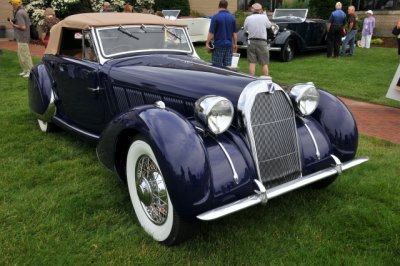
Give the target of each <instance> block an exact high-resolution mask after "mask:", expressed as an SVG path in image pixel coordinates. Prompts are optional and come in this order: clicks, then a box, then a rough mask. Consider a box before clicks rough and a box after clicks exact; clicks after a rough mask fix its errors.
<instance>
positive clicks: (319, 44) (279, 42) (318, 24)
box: [238, 9, 327, 62]
mask: <svg viewBox="0 0 400 266" xmlns="http://www.w3.org/2000/svg"><path fill="white" fill-rule="evenodd" d="M307 13H308V9H275V11H274V14H273V15H272V19H271V22H272V27H271V29H270V30H269V31H268V34H267V36H268V37H267V38H268V43H269V50H270V52H272V53H278V56H279V58H280V60H282V61H284V62H288V61H291V60H293V58H294V55H295V54H296V53H303V52H306V51H315V50H326V48H327V42H326V37H327V30H326V21H325V20H322V19H307ZM247 46H248V40H247V33H246V32H245V31H244V29H243V28H242V29H241V30H240V31H239V32H238V48H239V50H243V49H247Z"/></svg>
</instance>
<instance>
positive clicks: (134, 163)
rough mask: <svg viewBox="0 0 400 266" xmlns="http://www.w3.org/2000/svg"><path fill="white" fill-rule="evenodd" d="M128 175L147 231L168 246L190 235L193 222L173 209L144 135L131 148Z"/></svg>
mask: <svg viewBox="0 0 400 266" xmlns="http://www.w3.org/2000/svg"><path fill="white" fill-rule="evenodd" d="M126 176H127V182H128V189H129V194H130V197H131V201H132V204H133V208H134V209H135V213H136V217H137V219H138V220H139V223H140V225H141V226H142V227H143V229H144V230H145V231H146V232H147V233H148V234H150V235H151V236H152V237H153V238H154V239H155V240H156V241H158V242H160V243H161V244H164V245H167V246H170V245H174V244H178V243H179V242H182V241H183V240H185V239H186V238H188V237H189V236H190V235H191V233H192V230H191V225H190V224H189V223H187V222H185V221H183V220H182V218H181V217H180V216H179V214H178V213H177V212H176V210H175V209H174V206H173V205H172V202H171V199H170V197H169V194H168V190H167V186H166V184H165V181H164V177H163V175H162V173H161V171H160V167H159V165H158V162H157V159H156V157H155V156H154V153H153V150H152V148H151V147H150V145H149V144H148V143H147V142H146V141H145V140H144V139H143V138H136V139H135V140H134V141H133V142H132V144H131V146H130V148H129V151H128V155H127V161H126Z"/></svg>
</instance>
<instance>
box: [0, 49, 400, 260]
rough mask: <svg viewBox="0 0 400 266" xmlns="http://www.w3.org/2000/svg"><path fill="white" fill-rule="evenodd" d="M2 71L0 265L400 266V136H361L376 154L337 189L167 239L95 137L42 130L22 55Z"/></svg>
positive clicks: (6, 58)
mask: <svg viewBox="0 0 400 266" xmlns="http://www.w3.org/2000/svg"><path fill="white" fill-rule="evenodd" d="M36 61H37V60H36ZM299 61H301V60H299ZM0 69H1V70H2V71H1V72H0V94H1V98H0V106H1V108H0V124H1V127H0V169H1V171H0V254H1V255H0V265H11V264H13V265H18V264H25V265H54V264H59V265H61V264H62V265H65V264H70V265H76V264H77V265H87V264H100V265H104V264H115V265H120V264H133V265H137V264H144V265H153V264H161V265H170V264H176V265H267V264H272V265H286V264H289V265H298V264H300V265H321V264H325V265H399V264H400V205H399V202H400V178H399V177H400V176H399V173H400V164H399V163H398V162H399V161H400V145H395V144H392V143H389V142H386V141H383V140H378V139H374V138H369V137H361V140H360V145H359V146H360V149H359V154H360V155H368V156H370V158H371V160H370V161H369V162H368V163H366V164H364V165H362V166H359V167H357V168H354V169H352V170H350V171H348V172H346V173H345V174H343V175H342V176H341V177H340V178H339V179H338V180H337V181H336V182H335V183H333V184H332V185H331V186H330V187H329V188H327V189H325V190H312V189H309V188H304V189H301V190H298V191H295V192H293V193H290V194H288V195H286V196H282V197H279V198H276V199H273V200H271V201H270V202H268V204H267V205H266V206H256V207H253V208H250V209H247V210H244V211H242V212H239V213H237V214H234V215H231V216H228V217H226V218H223V219H220V220H217V221H213V222H208V223H201V224H200V230H199V233H198V234H197V236H196V237H195V238H193V239H192V240H190V241H188V242H186V243H183V244H182V245H179V246H176V247H172V248H167V247H164V246H161V245H159V244H157V243H155V242H154V241H153V240H152V239H151V238H150V237H148V236H147V235H146V233H144V232H143V230H142V229H141V227H140V225H139V224H138V221H137V220H136V218H135V215H134V213H133V208H132V206H131V203H130V199H129V195H128V191H127V188H126V187H125V185H123V184H122V183H121V182H119V181H118V179H117V177H116V175H115V174H113V173H111V172H109V171H108V170H106V169H105V168H104V167H102V165H101V164H100V163H99V162H98V160H97V158H96V154H95V147H94V146H91V145H89V144H86V143H85V142H83V141H81V140H79V139H76V138H75V137H74V136H72V135H70V134H68V133H65V132H58V133H54V134H43V133H41V132H40V131H39V129H38V126H37V124H36V121H35V118H34V116H33V115H32V114H31V113H30V112H29V110H28V104H27V88H26V87H27V84H26V79H23V78H20V77H18V76H17V74H16V73H19V72H20V71H19V67H18V64H17V56H16V54H15V53H13V52H7V51H4V54H3V55H2V56H0Z"/></svg>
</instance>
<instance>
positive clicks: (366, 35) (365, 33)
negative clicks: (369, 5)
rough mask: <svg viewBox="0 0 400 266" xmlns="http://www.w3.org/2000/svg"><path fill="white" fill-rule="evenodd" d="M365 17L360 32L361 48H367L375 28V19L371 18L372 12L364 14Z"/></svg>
mask: <svg viewBox="0 0 400 266" xmlns="http://www.w3.org/2000/svg"><path fill="white" fill-rule="evenodd" d="M365 13H366V14H367V17H366V18H364V21H363V28H362V31H361V48H369V47H370V45H371V38H372V33H373V31H374V28H375V18H374V17H373V16H372V15H373V14H374V13H373V12H372V10H368V11H367V12H365Z"/></svg>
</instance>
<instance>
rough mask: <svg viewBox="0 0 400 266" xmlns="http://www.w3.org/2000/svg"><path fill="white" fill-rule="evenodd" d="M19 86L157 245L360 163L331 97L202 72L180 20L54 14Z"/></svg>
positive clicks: (353, 133)
mask: <svg viewBox="0 0 400 266" xmlns="http://www.w3.org/2000/svg"><path fill="white" fill-rule="evenodd" d="M28 92H29V107H30V109H31V110H32V112H33V113H34V114H35V116H36V117H37V119H38V124H39V127H40V129H41V130H42V131H43V132H49V131H51V130H53V129H54V128H55V127H59V128H62V129H64V130H67V131H69V132H72V133H73V134H76V135H79V136H81V137H82V138H85V139H87V140H89V141H95V142H96V143H97V148H96V152H97V156H98V158H99V160H100V161H101V162H102V163H103V164H104V165H105V166H106V167H107V168H109V169H111V170H113V171H115V172H116V173H117V175H118V176H119V177H120V178H121V179H122V180H123V181H125V182H126V183H127V185H128V190H129V194H130V197H131V201H132V204H133V208H134V210H135V213H136V216H137V218H138V221H139V222H140V224H141V226H142V227H143V229H144V230H145V231H146V232H147V233H149V234H150V235H151V236H152V237H153V238H154V239H155V240H156V241H158V242H160V243H163V244H166V245H173V244H176V243H179V242H180V241H182V240H184V239H185V238H187V237H189V236H190V234H191V233H192V232H193V230H194V229H193V228H195V224H196V223H193V221H195V220H213V219H217V218H221V217H223V216H225V215H228V214H231V213H234V212H236V211H239V210H242V209H245V208H248V207H250V206H253V205H256V204H260V203H266V202H267V201H268V200H271V199H273V198H275V197H277V196H280V195H282V194H285V193H287V192H290V191H292V190H295V189H298V188H300V187H303V186H308V185H312V186H314V187H317V188H323V187H326V186H328V185H329V184H330V183H332V182H333V181H334V180H335V179H336V178H337V176H338V175H339V174H341V173H342V171H344V170H347V169H349V168H351V167H353V166H356V165H358V164H361V163H363V162H365V161H367V160H368V158H367V157H361V158H358V159H357V158H355V155H356V151H357V145H358V132H357V126H356V122H355V121H354V119H353V117H352V115H351V113H350V112H349V110H348V109H347V108H346V106H345V105H344V104H343V103H342V102H341V101H340V100H339V99H338V98H336V97H335V96H333V95H332V94H330V93H328V92H326V91H324V90H320V89H317V88H316V87H315V86H314V84H312V83H304V84H297V85H294V86H293V87H291V88H290V89H284V88H282V87H281V86H279V85H278V84H276V83H274V82H273V81H272V80H271V78H270V77H260V78H255V77H252V76H248V75H246V74H242V73H239V72H235V71H231V70H228V69H223V68H216V67H213V66H211V65H210V64H209V63H206V62H204V61H202V60H200V59H199V58H198V56H197V55H196V51H195V49H194V47H193V44H192V43H191V42H190V39H189V36H188V32H187V28H186V26H185V25H183V24H182V23H180V22H178V21H171V20H166V19H164V18H161V17H157V16H153V15H148V14H127V13H118V14H116V13H90V14H78V15H73V16H70V17H67V18H65V19H64V20H63V21H61V22H60V23H58V24H57V25H55V26H54V27H53V29H52V32H51V36H50V40H49V44H48V47H47V49H46V51H45V55H44V56H43V59H42V62H41V63H39V64H38V65H36V66H35V67H34V68H33V69H32V72H31V74H30V78H29V90H28ZM55 152H57V151H55ZM354 189H356V188H354ZM293 204H295V203H293Z"/></svg>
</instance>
